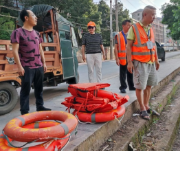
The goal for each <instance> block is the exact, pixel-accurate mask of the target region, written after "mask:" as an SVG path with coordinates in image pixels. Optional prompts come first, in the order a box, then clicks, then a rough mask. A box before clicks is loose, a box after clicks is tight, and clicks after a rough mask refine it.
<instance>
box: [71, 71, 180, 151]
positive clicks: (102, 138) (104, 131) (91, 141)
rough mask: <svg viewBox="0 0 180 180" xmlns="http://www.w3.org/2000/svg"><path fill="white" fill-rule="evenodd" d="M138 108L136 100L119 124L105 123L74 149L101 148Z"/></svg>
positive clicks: (156, 90)
mask: <svg viewBox="0 0 180 180" xmlns="http://www.w3.org/2000/svg"><path fill="white" fill-rule="evenodd" d="M179 72H180V68H177V69H176V70H175V71H173V72H172V73H171V74H169V75H168V76H167V77H166V78H164V79H163V80H162V81H161V82H160V83H159V84H158V86H156V87H154V88H153V89H152V94H155V93H157V92H158V91H159V90H161V89H162V88H163V86H165V85H166V84H168V83H169V82H170V81H171V80H172V79H173V78H174V77H175V76H176V75H177V74H178V73H179ZM138 108H139V105H138V102H137V100H136V101H134V102H133V103H132V104H130V105H129V106H128V107H127V108H126V113H125V116H124V118H123V121H122V123H121V124H119V122H118V121H111V122H108V123H105V124H104V125H103V126H102V127H101V128H100V129H98V130H97V131H96V132H95V133H93V134H92V135H90V136H89V137H88V138H87V139H86V140H85V141H83V142H82V143H81V144H79V145H78V146H76V147H75V148H74V150H75V151H92V150H99V148H100V146H101V145H102V144H103V143H105V142H106V140H107V139H108V138H109V137H110V136H112V135H113V134H114V133H115V132H116V131H117V130H118V129H119V128H120V127H121V126H122V124H124V123H125V122H126V121H127V120H128V119H130V118H131V117H132V114H133V113H134V112H136V111H137V110H138ZM126 147H127V146H126ZM123 149H124V148H123ZM126 149H127V148H126Z"/></svg>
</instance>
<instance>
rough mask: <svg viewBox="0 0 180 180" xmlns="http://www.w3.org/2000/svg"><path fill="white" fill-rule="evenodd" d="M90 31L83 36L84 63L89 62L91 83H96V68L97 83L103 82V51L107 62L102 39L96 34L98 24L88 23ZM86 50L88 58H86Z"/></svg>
mask: <svg viewBox="0 0 180 180" xmlns="http://www.w3.org/2000/svg"><path fill="white" fill-rule="evenodd" d="M87 26H88V31H89V33H86V34H85V35H84V36H83V40H82V58H83V61H84V62H85V61H87V66H88V76H89V82H90V83H92V82H94V67H95V69H96V76H97V82H101V80H102V72H101V69H102V57H101V51H102V53H103V58H104V60H105V52H104V47H103V44H102V37H101V35H100V34H97V33H95V30H96V24H95V23H94V22H92V21H90V22H89V23H88V25H87ZM85 49H86V56H85Z"/></svg>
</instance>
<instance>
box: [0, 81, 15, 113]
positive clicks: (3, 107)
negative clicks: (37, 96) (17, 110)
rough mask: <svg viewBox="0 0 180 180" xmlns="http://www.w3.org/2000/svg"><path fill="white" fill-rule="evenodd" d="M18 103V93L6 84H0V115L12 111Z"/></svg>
mask: <svg viewBox="0 0 180 180" xmlns="http://www.w3.org/2000/svg"><path fill="white" fill-rule="evenodd" d="M17 101H18V93H17V91H16V89H15V87H14V86H13V85H11V84H10V83H8V82H2V83H0V115H3V114H7V113H9V112H10V111H12V110H13V109H14V107H15V106H16V104H17Z"/></svg>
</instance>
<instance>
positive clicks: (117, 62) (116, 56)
mask: <svg viewBox="0 0 180 180" xmlns="http://www.w3.org/2000/svg"><path fill="white" fill-rule="evenodd" d="M114 55H115V58H116V64H117V65H118V66H120V63H119V58H118V45H117V44H115V46H114Z"/></svg>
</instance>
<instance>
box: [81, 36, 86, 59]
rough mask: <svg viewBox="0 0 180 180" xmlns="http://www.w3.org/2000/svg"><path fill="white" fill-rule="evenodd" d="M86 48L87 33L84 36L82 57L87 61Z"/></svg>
mask: <svg viewBox="0 0 180 180" xmlns="http://www.w3.org/2000/svg"><path fill="white" fill-rule="evenodd" d="M85 48H86V34H84V36H83V38H82V59H83V61H84V62H86V56H85Z"/></svg>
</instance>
